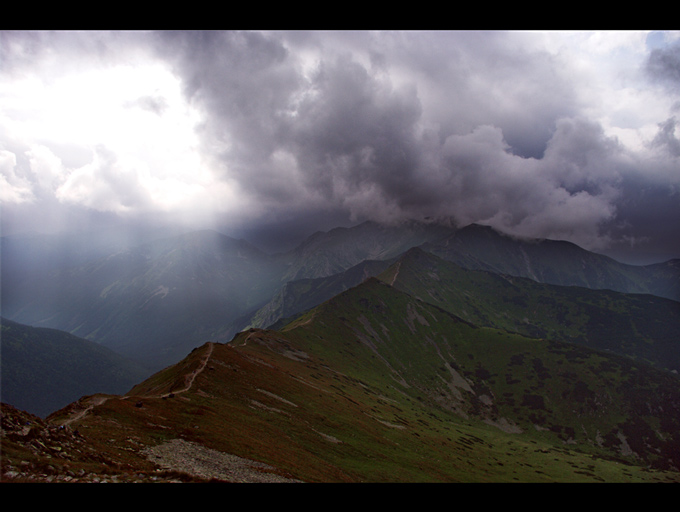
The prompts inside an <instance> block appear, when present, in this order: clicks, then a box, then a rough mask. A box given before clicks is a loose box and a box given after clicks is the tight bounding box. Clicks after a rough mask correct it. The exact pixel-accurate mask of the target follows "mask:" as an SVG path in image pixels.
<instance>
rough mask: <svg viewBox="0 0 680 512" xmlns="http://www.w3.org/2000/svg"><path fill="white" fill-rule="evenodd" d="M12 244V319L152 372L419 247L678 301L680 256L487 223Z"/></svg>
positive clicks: (460, 260)
mask: <svg viewBox="0 0 680 512" xmlns="http://www.w3.org/2000/svg"><path fill="white" fill-rule="evenodd" d="M12 240H13V241H12V242H11V243H8V242H7V240H5V239H4V238H3V266H2V279H3V281H2V302H1V305H2V312H1V313H2V315H3V316H4V317H6V318H9V319H11V320H14V321H17V322H21V323H24V324H29V325H35V326H43V327H51V328H56V329H60V330H64V331H67V332H70V333H72V334H75V335H77V336H79V337H82V338H86V339H88V340H91V341H96V342H97V343H101V344H102V345H104V346H106V347H108V348H111V349H112V350H115V351H116V352H118V353H120V354H121V355H124V356H125V357H129V358H133V359H135V360H136V361H139V362H140V363H142V364H144V365H146V366H147V367H148V368H149V372H153V371H156V370H158V369H160V368H163V367H165V366H167V365H170V364H173V363H175V362H177V361H179V360H180V359H181V358H182V357H184V355H185V354H186V353H187V351H189V350H191V349H192V348H194V347H196V346H199V345H201V344H202V343H204V342H205V341H206V340H214V341H226V340H229V339H231V338H232V337H233V336H234V334H235V333H237V332H239V331H241V330H243V329H245V328H246V327H248V326H257V327H267V326H269V325H271V324H273V323H275V322H277V321H279V320H281V319H282V318H288V317H290V316H292V315H295V314H298V313H300V312H302V311H304V310H306V309H308V308H310V307H312V306H314V305H317V304H318V303H319V302H321V301H323V300H327V299H329V298H330V297H332V296H333V295H334V294H337V293H339V292H340V291H342V290H345V289H347V288H348V287H351V286H354V285H356V284H358V283H359V282H360V280H361V279H363V278H364V277H366V276H367V275H377V271H376V269H377V268H378V267H379V266H381V265H383V264H384V263H385V262H391V261H392V260H393V259H394V258H397V257H399V256H400V255H401V254H403V253H404V252H405V251H407V250H409V249H411V248H413V247H420V248H422V249H423V250H426V251H428V252H431V253H433V254H436V255H438V256H440V257H441V258H442V259H445V260H447V261H451V262H454V263H456V264H458V265H460V266H462V267H464V268H467V269H477V270H479V269H481V270H487V271H491V272H495V273H501V274H504V275H513V276H518V277H526V278H530V279H533V280H535V281H537V282H542V283H548V284H557V285H561V286H580V287H588V288H593V289H610V290H616V291H621V292H626V293H643V294H650V293H651V294H655V295H659V296H663V297H666V298H672V299H674V300H678V299H679V297H678V295H679V294H678V284H679V283H680V265H679V264H678V263H679V262H680V260H672V261H669V262H666V263H664V264H658V265H651V266H647V267H635V266H630V265H624V264H621V263H618V262H616V261H615V260H612V259H611V258H607V257H605V256H601V255H598V254H595V253H592V252H589V251H586V250H584V249H581V248H580V247H578V246H576V245H574V244H571V243H568V242H560V241H550V240H528V239H518V238H514V237H510V236H507V235H503V234H501V233H498V232H496V231H495V230H493V229H491V228H489V227H484V226H478V225H470V226H467V227H464V228H461V229H457V228H453V227H450V226H447V225H438V224H435V223H417V222H410V223H404V224H402V225H398V226H397V225H394V226H383V225H379V224H376V223H372V222H365V223H363V224H359V225H357V226H354V227H351V228H337V229H333V230H330V231H328V232H325V233H321V232H319V233H316V234H314V235H312V236H311V237H309V238H308V239H307V240H305V241H304V242H303V243H301V244H300V245H299V246H298V247H297V248H296V249H295V250H293V251H289V252H287V253H284V254H275V255H270V254H266V253H264V252H262V251H260V250H259V249H257V248H256V247H254V246H252V245H251V244H249V243H248V242H246V241H243V240H236V239H233V238H231V237H228V236H226V235H223V234H220V233H217V232H214V231H201V232H194V233H185V234H183V235H179V236H172V237H165V238H161V239H156V240H152V241H150V242H146V243H143V244H139V245H132V246H129V247H126V248H125V249H122V250H117V251H113V252H110V253H103V252H102V251H104V250H105V249H104V248H103V247H102V246H101V245H100V243H99V242H98V243H97V244H94V248H93V251H88V250H85V249H83V250H82V251H81V252H79V251H78V250H77V249H79V248H81V247H83V240H80V239H78V242H75V241H74V242H73V244H74V245H73V246H72V247H71V246H68V244H67V245H66V247H68V248H69V253H70V255H71V256H70V257H69V258H66V259H63V260H61V259H58V261H56V260H57V259H55V261H52V263H51V264H48V262H50V261H51V260H52V259H53V258H51V257H50V255H52V254H56V252H52V249H50V248H53V247H54V245H52V243H49V244H47V243H46V242H45V241H44V240H42V239H41V240H42V241H41V242H40V243H38V242H37V241H35V240H33V241H32V242H31V243H28V241H27V239H23V242H22V243H18V241H17V240H18V239H12ZM72 240H73V239H72ZM36 244H37V245H36ZM61 248H62V249H63V248H64V246H63V245H62V246H61ZM95 248H96V250H94V249H95ZM41 251H45V253H42V252H41ZM34 252H35V254H34ZM101 254H106V255H105V256H101ZM6 256H7V258H8V259H7V261H5V259H4V258H5V257H6ZM369 267H370V268H369ZM15 270H16V273H15V272H14V271H15ZM325 278H328V279H329V280H328V281H323V280H319V281H317V279H325Z"/></svg>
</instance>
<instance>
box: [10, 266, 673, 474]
mask: <svg viewBox="0 0 680 512" xmlns="http://www.w3.org/2000/svg"><path fill="white" fill-rule="evenodd" d="M15 414H17V413H16V411H12V410H10V411H8V412H7V414H6V415H5V411H3V415H5V416H3V428H6V429H7V431H8V432H9V434H11V435H9V434H7V435H3V436H2V443H3V450H4V453H5V454H7V456H6V457H5V458H4V460H3V462H2V464H3V475H8V474H9V476H10V478H11V479H23V480H24V481H33V479H36V480H38V481H44V480H45V479H46V478H51V479H52V481H65V480H69V481H102V480H106V481H151V480H152V478H154V477H156V478H159V479H160V481H168V480H172V479H174V480H176V481H191V480H192V479H193V480H194V481H209V480H220V481H265V479H269V480H266V481H304V482H679V481H680V472H679V469H678V468H680V434H679V433H680V380H679V377H678V376H677V375H675V374H672V373H670V372H667V371H661V370H657V369H655V368H653V367H652V366H650V365H648V364H645V363H644V362H640V361H633V360H631V359H629V358H627V357H622V356H618V355H616V354H611V353H607V352H600V351H595V350H592V349H590V348H588V347H585V346H581V345H578V344H574V343H564V342H560V341H553V340H548V339H532V338H528V337H525V336H522V335H520V334H518V333H511V332H508V331H504V330H499V329H494V328H490V327H478V326H475V325H474V324H472V323H470V322H467V321H465V320H463V319H462V318H460V317H458V316H456V315H454V314H452V313H450V312H448V311H445V310H444V309H442V308H439V307H436V306H434V305H431V304H428V303H426V302H423V301H421V300H418V299H417V298H415V297H413V296H411V295H409V294H407V293H404V292H402V291H399V290H397V289H396V288H395V287H393V286H390V285H388V284H387V283H385V282H384V281H381V280H378V279H376V278H369V279H367V280H366V281H364V282H363V283H361V284H359V285H358V286H356V287H353V288H351V289H348V290H346V291H345V292H342V293H340V294H339V295H336V296H335V297H333V298H332V299H330V300H328V301H326V302H324V303H323V304H321V305H319V306H317V307H316V308H314V309H312V310H310V311H308V312H307V313H306V314H304V315H302V316H300V317H299V318H297V319H296V320H294V321H293V322H290V323H289V324H287V325H286V326H284V327H282V328H281V329H279V330H276V331H275V330H262V329H248V330H246V331H243V332H241V333H239V334H238V335H236V336H235V337H234V339H233V340H232V341H231V342H230V343H228V344H220V343H207V344H205V345H203V346H201V347H199V348H196V349H194V350H192V351H191V353H190V354H188V355H187V356H186V358H185V359H183V360H182V361H180V362H179V363H177V364H175V365H172V366H170V367H168V368H165V369H163V370H162V371H160V372H158V373H156V374H154V375H153V376H152V377H150V378H148V379H147V380H145V381H144V382H142V383H140V384H139V385H138V386H135V387H134V388H133V389H132V390H130V392H129V393H127V394H126V395H124V396H113V395H97V396H92V397H84V398H83V399H81V400H79V401H78V402H76V403H74V404H71V405H70V406H69V407H66V408H64V409H63V410H61V411H58V412H56V413H55V414H53V415H51V416H50V417H49V418H48V421H47V423H46V424H40V425H38V426H36V428H35V430H34V431H33V433H32V434H30V432H31V431H24V430H22V429H21V428H20V427H19V426H17V424H18V423H19V421H18V420H17V421H14V420H13V418H14V415H15ZM10 420H11V421H10ZM8 424H9V425H10V426H8V427H5V425H8ZM12 425H14V427H12ZM59 425H63V426H64V429H63V430H64V431H65V433H62V434H61V435H63V436H70V437H64V438H63V439H61V438H60V439H58V438H56V435H57V434H58V432H59V431H51V430H50V428H51V427H52V428H55V429H56V428H57V427H58V426H59ZM31 435H32V436H33V438H31ZM40 436H44V438H49V439H50V441H51V442H50V443H45V442H43V443H42V447H40V446H39V445H35V444H31V443H32V440H33V439H35V438H38V439H43V438H42V437H40ZM50 436H53V437H50ZM60 446H68V450H62V451H67V452H68V453H67V454H66V453H62V451H59V450H57V449H56V447H60ZM31 449H32V451H31ZM48 449H49V451H48ZM48 454H49V455H50V458H47V455H48ZM95 454H96V457H95ZM67 455H68V456H67ZM21 460H26V461H29V462H28V464H24V465H23V466H22V465H21V463H20V461H21ZM5 478H7V477H5Z"/></svg>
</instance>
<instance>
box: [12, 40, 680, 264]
mask: <svg viewBox="0 0 680 512" xmlns="http://www.w3.org/2000/svg"><path fill="white" fill-rule="evenodd" d="M0 202H1V207H2V210H1V212H0V213H1V215H2V217H1V219H0V220H1V226H0V227H1V228H2V234H3V235H11V234H20V233H25V232H42V233H56V232H63V231H87V230H106V229H114V228H119V229H123V230H128V231H130V232H132V231H134V230H136V229H141V228H142V227H144V228H155V227H166V226H171V227H175V228H179V227H181V228H182V229H205V228H208V229H217V230H219V231H221V232H223V233H225V234H228V235H231V236H237V237H240V238H246V239H250V240H251V241H253V242H254V243H256V244H259V245H260V246H263V247H264V248H266V249H272V250H273V249H276V248H279V247H284V246H285V245H286V244H291V243H293V242H299V241H300V240H301V239H302V238H303V237H305V236H308V235H310V234H312V233H313V232H315V231H318V230H322V231H327V230H329V229H331V228H333V227H336V226H351V225H353V224H356V223H359V222H362V221H365V220H373V221H377V222H385V223H398V222H402V221H405V220H421V221H422V220H426V221H428V222H434V221H436V222H449V223H451V224H452V225H457V226H463V225H467V224H470V223H473V222H476V223H480V224H486V225H490V226H493V227H495V228H497V229H499V230H502V231H504V232H507V233H510V234H513V235H516V236H526V237H538V238H552V239H559V240H569V241H571V242H574V243H576V244H578V245H580V246H581V247H584V248H586V249H588V250H592V251H596V252H600V253H604V254H609V255H611V256H613V257H615V258H617V259H619V260H620V261H624V262H628V263H635V264H646V263H653V262H658V261H664V260H667V259H670V258H680V31H675V32H658V31H632V30H630V31H628V30H627V31H603V32H587V31H462V30H461V31H262V32H260V31H245V32H238V31H202V32H201V31H199V32H190V31H177V32H171V31H160V32H156V31H106V32H99V31H54V32H51V31H2V32H0Z"/></svg>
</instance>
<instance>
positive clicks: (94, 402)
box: [60, 343, 215, 425]
mask: <svg viewBox="0 0 680 512" xmlns="http://www.w3.org/2000/svg"><path fill="white" fill-rule="evenodd" d="M214 346H215V345H214V344H213V343H208V351H207V353H206V355H205V357H204V358H203V361H202V362H201V365H200V366H199V367H198V368H197V369H196V370H194V371H193V372H191V373H189V374H187V375H185V377H184V380H185V382H186V386H185V387H184V388H183V389H180V390H179V391H174V392H173V393H174V394H175V395H177V394H179V393H186V392H187V391H189V390H190V389H191V386H192V385H193V384H194V380H195V379H196V377H197V376H198V374H200V373H201V372H202V371H203V370H205V368H206V366H207V365H208V361H209V360H210V357H211V356H212V353H213V347H214ZM164 396H167V393H165V394H162V395H150V396H144V397H143V398H163V397H164ZM128 398H130V397H129V396H95V397H93V398H92V399H91V401H90V403H89V405H88V406H87V407H86V408H85V409H81V410H79V411H77V412H75V413H74V414H73V415H72V416H71V417H70V418H68V419H67V420H65V421H63V422H60V424H61V425H70V424H71V423H73V422H75V421H78V420H80V419H81V418H83V417H85V416H86V415H87V414H88V413H89V412H90V411H91V410H92V409H94V408H95V407H96V406H98V405H101V404H103V403H104V402H106V401H108V400H112V399H117V400H127V399H128Z"/></svg>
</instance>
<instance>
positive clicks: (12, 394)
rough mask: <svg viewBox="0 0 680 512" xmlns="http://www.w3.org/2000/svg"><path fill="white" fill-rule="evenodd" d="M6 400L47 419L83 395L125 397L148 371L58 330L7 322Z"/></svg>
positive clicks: (4, 341) (4, 348)
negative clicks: (99, 394)
mask: <svg viewBox="0 0 680 512" xmlns="http://www.w3.org/2000/svg"><path fill="white" fill-rule="evenodd" d="M0 322H1V324H2V325H1V328H2V336H1V338H0V339H1V342H2V388H1V389H0V391H1V393H2V401H3V402H6V403H9V404H12V405H14V406H16V407H18V408H20V409H23V410H25V411H27V412H30V413H33V414H36V415H38V416H41V417H45V416H47V415H48V414H50V413H52V412H54V411H56V410H57V409H60V408H62V407H64V406H66V405H68V404H70V403H71V402H73V401H75V400H77V399H79V398H80V397H82V396H83V395H91V394H93V393H99V392H100V393H124V392H126V391H128V390H129V389H131V388H132V386H133V385H135V384H137V383H138V382H139V380H140V379H142V378H144V377H145V376H147V372H146V370H144V369H142V368H141V367H139V366H138V365H137V364H135V363H133V362H132V361H129V360H127V359H125V358H123V357H121V356H119V355H118V354H116V353H114V352H112V351H111V350H109V349H107V348H105V347H102V346H100V345H97V344H96V343H93V342H91V341H88V340H84V339H82V338H78V337H76V336H73V335H71V334H69V333H66V332H62V331H58V330H55V329H46V328H35V327H29V326H26V325H22V324H18V323H16V322H11V321H9V320H6V319H1V320H0Z"/></svg>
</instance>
